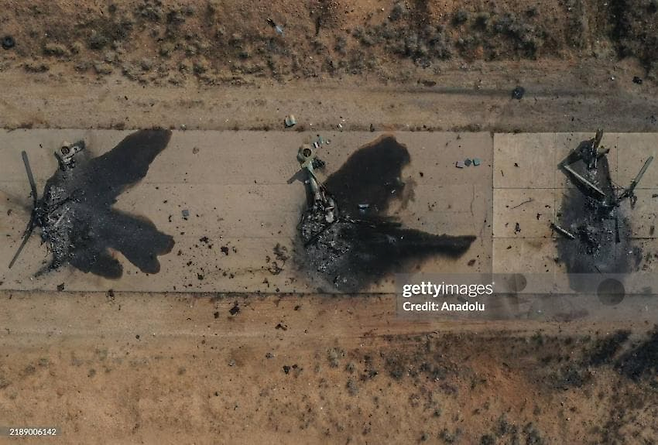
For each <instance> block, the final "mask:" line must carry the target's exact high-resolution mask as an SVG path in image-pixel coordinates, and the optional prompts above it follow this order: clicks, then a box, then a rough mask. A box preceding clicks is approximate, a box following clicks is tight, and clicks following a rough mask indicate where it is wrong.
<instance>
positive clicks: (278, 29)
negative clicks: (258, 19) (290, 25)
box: [267, 18, 283, 36]
mask: <svg viewBox="0 0 658 445" xmlns="http://www.w3.org/2000/svg"><path fill="white" fill-rule="evenodd" d="M267 24H268V25H270V26H271V27H272V28H274V30H275V31H276V33H277V34H279V35H281V36H282V35H283V26H281V25H277V24H276V22H275V21H274V20H272V19H271V18H268V19H267Z"/></svg>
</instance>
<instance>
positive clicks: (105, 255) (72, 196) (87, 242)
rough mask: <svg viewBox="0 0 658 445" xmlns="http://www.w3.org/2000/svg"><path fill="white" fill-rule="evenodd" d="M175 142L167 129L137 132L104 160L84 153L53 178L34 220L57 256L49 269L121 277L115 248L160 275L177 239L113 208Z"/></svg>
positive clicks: (141, 268) (146, 269)
mask: <svg viewBox="0 0 658 445" xmlns="http://www.w3.org/2000/svg"><path fill="white" fill-rule="evenodd" d="M170 138H171V132H170V131H168V130H162V129H153V130H141V131H137V132H135V133H132V134H131V135H129V136H127V137H126V138H125V139H123V140H122V141H121V142H120V143H119V144H118V145H117V146H116V147H114V148H113V149H112V150H111V151H109V152H107V153H105V154H103V155H101V156H98V157H95V158H92V157H90V156H89V154H88V153H87V150H82V151H81V152H79V153H77V154H75V164H74V165H73V166H72V167H71V168H60V169H58V170H57V172H55V174H54V175H53V176H52V177H51V178H50V179H48V181H47V182H46V186H45V190H44V193H43V196H42V198H41V199H40V200H39V201H38V203H37V206H36V210H35V214H36V217H35V218H36V225H37V226H38V227H40V228H41V237H42V239H43V241H44V242H45V243H47V245H48V247H49V249H50V251H51V252H52V255H53V259H52V263H51V264H50V266H49V268H51V269H57V268H59V267H60V266H62V265H64V264H67V263H68V264H71V265H72V266H74V267H75V268H77V269H79V270H81V271H83V272H91V273H93V274H96V275H100V276H102V277H106V278H113V279H116V278H120V277H121V276H122V274H123V266H122V265H121V263H120V262H119V260H118V259H117V258H115V257H114V256H113V255H112V253H111V251H112V250H115V251H118V252H121V253H122V254H123V255H124V256H125V257H126V258H127V259H128V260H129V261H130V262H131V263H133V264H134V265H135V266H137V267H138V268H139V269H140V270H141V271H142V272H145V273H150V274H153V273H157V272H159V271H160V262H159V261H158V256H159V255H164V254H166V253H169V252H170V251H171V249H172V248H173V246H174V240H173V238H172V237H171V236H170V235H166V234H164V233H162V232H160V231H159V230H158V229H157V228H156V227H155V225H154V224H153V223H152V222H151V221H149V220H147V219H146V218H144V217H140V216H135V215H130V214H127V213H124V212H122V211H119V210H117V209H114V208H113V207H112V206H113V205H114V204H115V203H116V201H117V197H118V196H119V195H120V194H121V193H123V192H124V191H125V190H126V189H127V188H128V187H129V186H132V185H134V184H135V183H137V182H138V181H139V180H140V179H142V178H143V177H144V176H146V173H147V172H148V170H149V166H150V164H151V162H153V160H154V159H155V157H156V156H158V155H159V154H160V153H161V152H162V151H163V150H164V149H165V147H167V144H168V143H169V140H170ZM76 145H82V146H84V143H83V142H78V143H77V144H76Z"/></svg>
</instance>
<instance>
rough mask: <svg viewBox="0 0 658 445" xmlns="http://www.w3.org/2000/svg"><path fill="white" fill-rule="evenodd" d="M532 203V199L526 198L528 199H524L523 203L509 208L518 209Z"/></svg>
mask: <svg viewBox="0 0 658 445" xmlns="http://www.w3.org/2000/svg"><path fill="white" fill-rule="evenodd" d="M533 201H534V199H532V198H528V199H526V200H525V201H523V202H521V203H519V204H517V205H515V206H514V207H511V208H512V209H518V208H519V207H521V206H524V205H526V204H529V203H531V202H533Z"/></svg>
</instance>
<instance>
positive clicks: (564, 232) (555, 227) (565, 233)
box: [551, 223, 576, 239]
mask: <svg viewBox="0 0 658 445" xmlns="http://www.w3.org/2000/svg"><path fill="white" fill-rule="evenodd" d="M551 228H553V230H555V231H556V232H557V233H559V234H560V235H562V236H566V237H567V238H569V239H576V237H575V236H574V235H573V233H571V232H569V231H567V230H565V229H563V228H562V227H560V226H558V225H557V224H555V223H551Z"/></svg>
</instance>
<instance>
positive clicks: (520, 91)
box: [512, 87, 525, 100]
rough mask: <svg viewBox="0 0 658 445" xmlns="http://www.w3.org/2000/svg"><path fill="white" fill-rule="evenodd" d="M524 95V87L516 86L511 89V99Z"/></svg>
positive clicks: (517, 98)
mask: <svg viewBox="0 0 658 445" xmlns="http://www.w3.org/2000/svg"><path fill="white" fill-rule="evenodd" d="M524 95H525V88H523V87H516V88H514V89H513V90H512V99H516V100H521V99H522V98H523V96H524Z"/></svg>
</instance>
